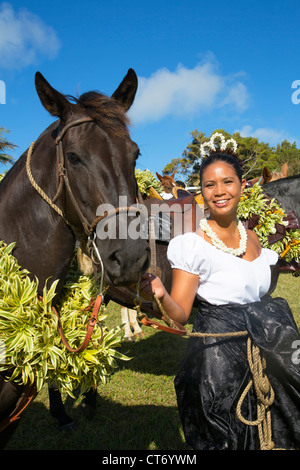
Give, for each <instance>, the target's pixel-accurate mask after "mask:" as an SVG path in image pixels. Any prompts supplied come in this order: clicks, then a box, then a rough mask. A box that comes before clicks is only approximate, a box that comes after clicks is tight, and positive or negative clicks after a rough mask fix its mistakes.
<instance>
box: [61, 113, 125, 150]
mask: <svg viewBox="0 0 300 470" xmlns="http://www.w3.org/2000/svg"><path fill="white" fill-rule="evenodd" d="M68 132H69V136H70V138H71V141H73V142H74V143H75V144H80V145H81V146H88V147H94V146H96V147H97V146H99V145H109V146H111V147H117V148H119V149H123V150H127V149H129V148H130V147H131V146H132V145H133V144H134V143H133V142H132V140H131V138H130V135H129V132H128V130H126V131H125V130H124V129H119V130H117V128H109V127H105V126H102V125H101V123H99V122H97V121H96V120H93V121H91V122H87V123H83V124H82V125H80V126H74V127H71V128H70V130H69V131H68Z"/></svg>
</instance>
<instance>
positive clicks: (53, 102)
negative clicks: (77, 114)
mask: <svg viewBox="0 0 300 470" xmlns="http://www.w3.org/2000/svg"><path fill="white" fill-rule="evenodd" d="M35 88H36V91H37V94H38V95H39V98H40V100H41V103H42V105H43V106H44V108H45V109H46V110H47V111H48V112H49V113H50V114H51V115H52V116H57V117H59V118H62V117H63V116H65V115H66V114H67V113H68V112H69V111H70V108H71V106H72V105H71V103H70V101H68V100H67V98H66V97H65V96H64V95H62V94H61V93H60V92H59V91H57V90H55V89H54V88H52V86H51V85H50V84H49V83H48V82H47V80H46V79H45V78H44V77H43V75H42V74H41V73H40V72H36V74H35Z"/></svg>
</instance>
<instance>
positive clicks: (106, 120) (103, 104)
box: [66, 91, 129, 137]
mask: <svg viewBox="0 0 300 470" xmlns="http://www.w3.org/2000/svg"><path fill="white" fill-rule="evenodd" d="M66 98H68V99H69V100H70V101H73V102H74V103H76V105H78V106H80V107H82V108H84V110H85V113H86V114H87V115H88V116H90V117H91V118H93V119H95V121H97V122H98V123H99V125H100V126H101V127H103V128H104V129H105V130H106V131H107V132H108V133H110V134H111V135H113V136H116V137H126V136H128V127H127V126H128V125H129V119H128V116H127V115H126V113H125V112H124V110H123V109H122V107H121V106H120V105H119V104H118V103H117V101H115V100H114V99H113V98H110V97H108V96H106V95H103V94H102V93H99V92H98V91H89V92H87V93H83V94H82V95H80V96H79V98H75V97H74V96H70V95H68V96H66Z"/></svg>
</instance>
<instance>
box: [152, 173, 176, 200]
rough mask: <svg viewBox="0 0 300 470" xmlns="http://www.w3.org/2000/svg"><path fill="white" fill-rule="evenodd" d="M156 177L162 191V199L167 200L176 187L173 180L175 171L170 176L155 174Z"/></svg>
mask: <svg viewBox="0 0 300 470" xmlns="http://www.w3.org/2000/svg"><path fill="white" fill-rule="evenodd" d="M156 176H157V178H158V179H159V181H160V183H161V185H162V187H163V189H164V193H163V195H162V197H163V199H168V198H169V197H172V196H171V195H173V189H174V188H175V187H176V186H177V185H176V182H175V180H174V176H175V170H174V171H173V173H172V174H171V175H164V176H162V175H160V174H159V173H157V172H156ZM164 196H165V197H164Z"/></svg>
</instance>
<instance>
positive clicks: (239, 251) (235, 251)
mask: <svg viewBox="0 0 300 470" xmlns="http://www.w3.org/2000/svg"><path fill="white" fill-rule="evenodd" d="M200 227H201V228H202V230H203V231H204V232H205V233H206V234H207V235H208V236H209V238H210V239H211V242H212V244H213V245H214V246H215V247H216V248H218V249H219V250H222V251H224V252H225V253H228V254H230V255H234V256H242V255H243V254H244V253H246V249H247V230H246V229H245V227H244V225H243V223H242V222H241V221H240V220H239V221H238V231H239V233H240V237H241V239H240V246H239V247H238V248H229V247H228V246H227V245H225V243H224V242H222V240H220V239H219V238H218V236H217V234H216V233H215V232H214V231H213V230H212V229H211V227H210V226H209V224H208V222H207V220H206V219H201V220H200Z"/></svg>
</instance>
